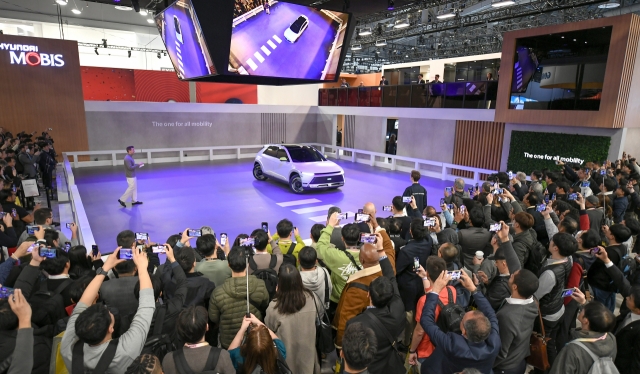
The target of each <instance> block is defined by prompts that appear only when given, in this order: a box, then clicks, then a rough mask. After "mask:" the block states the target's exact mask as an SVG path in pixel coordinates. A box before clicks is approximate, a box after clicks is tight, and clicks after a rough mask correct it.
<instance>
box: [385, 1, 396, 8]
mask: <svg viewBox="0 0 640 374" xmlns="http://www.w3.org/2000/svg"><path fill="white" fill-rule="evenodd" d="M394 9H395V3H394V2H393V0H388V1H387V10H394Z"/></svg>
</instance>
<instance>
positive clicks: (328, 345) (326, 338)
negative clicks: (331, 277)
mask: <svg viewBox="0 0 640 374" xmlns="http://www.w3.org/2000/svg"><path fill="white" fill-rule="evenodd" d="M326 279H327V278H326V277H325V282H326ZM312 296H313V304H314V305H315V306H316V349H317V350H318V351H319V352H320V353H324V354H328V353H331V352H333V350H334V349H335V346H334V345H333V333H332V331H331V322H330V321H329V316H328V315H327V309H326V308H324V307H323V308H322V314H321V315H320V311H319V309H318V303H317V302H316V295H315V294H314V293H312Z"/></svg>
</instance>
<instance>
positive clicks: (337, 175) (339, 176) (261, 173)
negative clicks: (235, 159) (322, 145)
mask: <svg viewBox="0 0 640 374" xmlns="http://www.w3.org/2000/svg"><path fill="white" fill-rule="evenodd" d="M253 176H254V177H255V178H256V179H257V180H259V181H264V180H267V179H268V178H273V179H275V180H278V181H280V182H285V183H287V184H288V185H289V188H291V191H293V192H295V193H302V192H304V191H305V190H311V189H335V188H338V187H342V186H344V170H342V168H341V167H340V166H338V165H336V164H335V163H334V162H332V161H329V160H327V158H326V157H325V156H324V155H323V154H322V153H320V152H319V151H318V150H317V149H315V148H313V147H310V146H307V145H299V144H268V145H265V146H264V147H263V148H262V149H261V150H260V152H258V155H256V159H255V161H254V163H253Z"/></svg>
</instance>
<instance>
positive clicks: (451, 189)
mask: <svg viewBox="0 0 640 374" xmlns="http://www.w3.org/2000/svg"><path fill="white" fill-rule="evenodd" d="M444 190H445V191H447V192H449V193H451V192H453V187H445V188H444Z"/></svg>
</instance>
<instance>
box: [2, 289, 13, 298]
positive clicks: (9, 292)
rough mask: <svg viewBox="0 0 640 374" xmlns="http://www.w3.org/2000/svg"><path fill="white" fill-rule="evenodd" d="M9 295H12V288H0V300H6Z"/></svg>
mask: <svg viewBox="0 0 640 374" xmlns="http://www.w3.org/2000/svg"><path fill="white" fill-rule="evenodd" d="M11 295H13V288H10V287H0V299H8V298H9V296H11Z"/></svg>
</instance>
